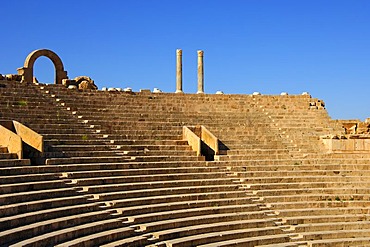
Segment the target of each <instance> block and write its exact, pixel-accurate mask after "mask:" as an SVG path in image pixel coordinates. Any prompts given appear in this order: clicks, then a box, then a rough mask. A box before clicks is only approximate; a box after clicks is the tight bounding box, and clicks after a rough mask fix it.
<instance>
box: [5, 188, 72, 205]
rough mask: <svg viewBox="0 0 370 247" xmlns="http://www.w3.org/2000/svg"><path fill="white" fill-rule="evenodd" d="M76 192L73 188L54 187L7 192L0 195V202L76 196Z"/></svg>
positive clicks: (8, 202)
mask: <svg viewBox="0 0 370 247" xmlns="http://www.w3.org/2000/svg"><path fill="white" fill-rule="evenodd" d="M76 195H77V192H76V191H75V189H74V188H55V189H47V190H37V191H27V192H20V193H11V194H10V193H9V194H2V195H0V203H1V204H2V205H7V204H13V203H19V202H27V201H34V200H43V199H48V198H50V199H51V198H56V197H66V196H76Z"/></svg>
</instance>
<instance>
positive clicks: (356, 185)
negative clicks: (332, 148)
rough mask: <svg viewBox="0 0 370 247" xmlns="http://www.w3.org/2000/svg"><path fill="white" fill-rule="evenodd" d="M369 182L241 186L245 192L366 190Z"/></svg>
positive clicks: (282, 183)
mask: <svg viewBox="0 0 370 247" xmlns="http://www.w3.org/2000/svg"><path fill="white" fill-rule="evenodd" d="M369 185H370V181H368V182H356V181H349V182H343V181H335V182H334V181H326V180H325V179H323V181H321V182H297V183H294V182H292V183H284V182H281V183H259V184H244V185H242V186H243V187H245V189H247V190H253V191H254V190H261V191H262V192H263V191H265V190H266V191H268V190H286V189H297V190H301V189H315V188H319V189H320V188H321V189H324V188H343V189H345V188H368V187H370V186H369Z"/></svg>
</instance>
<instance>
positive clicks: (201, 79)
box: [197, 50, 204, 93]
mask: <svg viewBox="0 0 370 247" xmlns="http://www.w3.org/2000/svg"><path fill="white" fill-rule="evenodd" d="M203 54H204V52H203V51H201V50H199V51H198V92H197V93H204V67H203Z"/></svg>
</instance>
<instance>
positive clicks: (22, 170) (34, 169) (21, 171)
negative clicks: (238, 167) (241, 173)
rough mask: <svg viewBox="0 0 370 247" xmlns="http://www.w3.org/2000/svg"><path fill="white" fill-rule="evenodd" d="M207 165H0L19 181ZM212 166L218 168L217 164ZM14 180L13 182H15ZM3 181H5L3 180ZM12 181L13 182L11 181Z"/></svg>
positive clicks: (206, 164)
mask: <svg viewBox="0 0 370 247" xmlns="http://www.w3.org/2000/svg"><path fill="white" fill-rule="evenodd" d="M193 166H194V167H207V166H209V165H208V163H207V162H205V161H160V162H159V161H155V162H129V163H127V162H122V163H121V162H116V163H86V164H82V163H76V164H62V165H32V166H22V167H5V168H2V167H0V173H1V175H2V176H1V178H2V179H4V180H6V179H7V177H8V176H11V177H10V180H13V179H14V178H15V176H16V175H18V176H19V179H21V180H20V181H28V179H34V180H35V181H39V179H37V178H38V177H39V176H46V177H50V178H55V177H58V178H59V176H61V175H62V173H65V172H78V171H81V172H82V171H85V172H90V171H98V170H103V171H104V170H116V169H118V170H122V169H145V168H152V169H154V168H157V169H158V168H166V169H170V168H173V167H183V168H185V167H193ZM212 167H213V168H216V169H219V167H217V166H213V165H212ZM17 182H18V181H16V182H15V183H17ZM4 183H5V182H4ZM13 183H14V182H13Z"/></svg>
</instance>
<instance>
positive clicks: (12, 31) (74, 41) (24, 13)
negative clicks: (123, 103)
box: [0, 0, 370, 120]
mask: <svg viewBox="0 0 370 247" xmlns="http://www.w3.org/2000/svg"><path fill="white" fill-rule="evenodd" d="M0 30H1V34H0V35H1V39H0V40H1V41H0V44H1V45H0V57H1V60H0V73H2V74H7V73H16V69H17V68H19V67H22V66H23V63H24V59H25V58H26V56H27V55H28V54H29V53H30V52H31V51H33V50H35V49H40V48H48V49H51V50H53V51H55V52H56V53H57V54H58V55H59V56H60V57H61V59H62V61H63V63H64V66H65V69H66V70H67V71H68V75H69V77H70V78H74V77H76V76H79V75H87V76H90V77H91V78H92V79H94V80H95V82H96V84H97V85H98V86H99V88H101V87H103V86H107V87H122V88H124V87H132V88H133V90H134V91H138V90H140V89H141V88H148V89H153V88H154V87H157V88H160V89H161V90H163V91H164V92H174V91H175V88H176V85H175V75H176V73H175V68H176V49H177V48H181V49H183V74H184V76H183V88H184V91H185V92H187V93H194V92H196V89H197V78H196V74H197V71H196V70H197V64H196V63H197V53H196V52H197V50H200V49H201V50H204V66H205V68H204V69H205V92H206V93H215V92H216V91H217V90H222V91H224V92H225V93H230V94H250V93H253V92H255V91H259V92H261V93H262V94H280V93H281V92H288V93H289V94H300V93H302V92H304V91H308V92H309V93H310V94H311V95H312V96H313V97H316V98H320V99H323V100H324V101H325V102H326V106H327V109H328V111H329V114H330V116H332V117H333V118H345V119H355V118H359V119H362V120H364V119H365V118H367V117H370V107H369V106H370V96H369V93H370V1H369V0H346V1H342V0H115V1H113V0H104V1H102V0H64V1H50V0H43V1H41V0H33V1H30V0H22V1H20V0H3V1H2V2H1V22H0ZM35 75H36V77H37V78H38V79H39V81H41V82H52V81H53V78H54V71H53V65H52V63H51V61H49V60H48V59H47V58H44V57H41V58H39V59H38V60H37V61H36V64H35Z"/></svg>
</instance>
